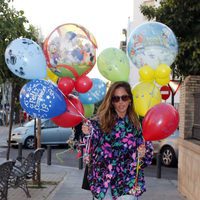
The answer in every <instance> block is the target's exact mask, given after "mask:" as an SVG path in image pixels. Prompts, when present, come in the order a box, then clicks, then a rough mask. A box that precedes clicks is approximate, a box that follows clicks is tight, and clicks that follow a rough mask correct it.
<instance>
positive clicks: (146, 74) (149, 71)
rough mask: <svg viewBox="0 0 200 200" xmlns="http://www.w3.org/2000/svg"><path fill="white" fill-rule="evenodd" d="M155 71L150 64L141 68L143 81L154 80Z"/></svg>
mask: <svg viewBox="0 0 200 200" xmlns="http://www.w3.org/2000/svg"><path fill="white" fill-rule="evenodd" d="M154 74H155V71H154V69H153V68H151V67H150V66H149V65H144V66H143V67H141V68H140V69H139V75H140V80H141V81H153V80H154V76H155V75H154Z"/></svg>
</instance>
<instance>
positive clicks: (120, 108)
mask: <svg viewBox="0 0 200 200" xmlns="http://www.w3.org/2000/svg"><path fill="white" fill-rule="evenodd" d="M130 102H131V99H130V97H129V95H128V93H127V92H126V90H125V89H124V88H123V87H120V88H117V89H116V90H115V92H114V94H113V96H112V104H113V106H114V108H115V111H116V113H117V114H118V116H119V117H122V118H123V117H124V116H125V115H126V112H127V108H128V106H129V104H130Z"/></svg>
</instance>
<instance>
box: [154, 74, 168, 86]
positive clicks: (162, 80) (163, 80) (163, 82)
mask: <svg viewBox="0 0 200 200" xmlns="http://www.w3.org/2000/svg"><path fill="white" fill-rule="evenodd" d="M169 82H170V76H168V77H167V78H156V83H158V84H159V85H167V84H168V83H169Z"/></svg>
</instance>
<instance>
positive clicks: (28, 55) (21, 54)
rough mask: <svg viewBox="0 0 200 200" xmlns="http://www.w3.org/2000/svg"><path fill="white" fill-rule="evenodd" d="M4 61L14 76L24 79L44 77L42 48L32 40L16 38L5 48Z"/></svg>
mask: <svg viewBox="0 0 200 200" xmlns="http://www.w3.org/2000/svg"><path fill="white" fill-rule="evenodd" d="M5 62H6V64H7V66H8V68H9V69H10V70H11V72H12V73H14V74H15V75H16V76H19V77H20V78H24V79H42V78H45V77H46V60H45V56H44V53H43V51H42V48H41V47H40V46H39V45H38V44H37V43H36V42H34V41H33V40H30V39H27V38H18V39H15V40H13V41H12V42H11V43H10V44H9V45H8V46H7V48H6V51H5Z"/></svg>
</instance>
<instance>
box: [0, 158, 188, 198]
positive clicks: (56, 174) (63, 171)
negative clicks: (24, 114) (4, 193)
mask: <svg viewBox="0 0 200 200" xmlns="http://www.w3.org/2000/svg"><path fill="white" fill-rule="evenodd" d="M0 161H1V162H3V160H2V159H0ZM83 173H84V170H79V169H78V168H73V167H63V166H58V165H51V166H48V165H46V164H42V172H41V174H42V182H43V183H44V184H43V185H42V186H43V187H42V188H40V189H38V188H33V187H31V185H29V191H30V194H31V198H29V199H30V200H92V195H91V193H90V192H89V191H86V190H83V189H81V184H82V178H83ZM146 184H147V192H145V193H144V194H143V195H142V197H140V200H161V199H162V200H185V198H184V197H182V196H181V195H180V194H179V192H178V191H177V181H174V180H173V181H172V180H167V179H157V178H154V177H146ZM13 199H15V200H27V197H26V195H25V193H24V192H23V191H22V190H21V189H20V188H18V189H9V190H8V200H13Z"/></svg>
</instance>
